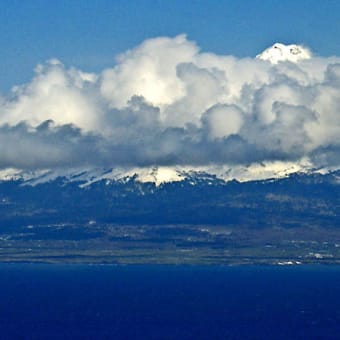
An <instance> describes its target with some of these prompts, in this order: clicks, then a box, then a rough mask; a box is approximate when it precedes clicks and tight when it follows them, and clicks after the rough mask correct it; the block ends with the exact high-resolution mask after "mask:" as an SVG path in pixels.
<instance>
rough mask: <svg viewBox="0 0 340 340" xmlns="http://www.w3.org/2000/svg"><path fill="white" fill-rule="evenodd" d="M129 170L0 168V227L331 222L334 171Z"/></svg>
mask: <svg viewBox="0 0 340 340" xmlns="http://www.w3.org/2000/svg"><path fill="white" fill-rule="evenodd" d="M135 170H136V169H135ZM135 170H130V171H129V172H121V171H118V170H113V169H110V170H106V171H104V170H101V171H100V170H99V169H94V170H91V171H74V172H71V171H69V172H64V173H63V172H40V173H22V172H21V173H20V172H15V171H14V170H12V172H10V171H7V173H6V175H5V174H4V172H3V173H2V176H3V177H2V178H3V179H2V180H1V181H0V222H1V225H2V226H3V228H7V227H10V226H19V225H20V226H22V225H31V224H32V225H34V224H46V223H47V224H48V223H88V222H89V221H96V222H97V223H123V224H127V223H130V224H168V223H175V224H186V223H189V224H202V223H205V224H211V225H216V224H220V225H222V224H223V225H233V226H236V225H243V226H248V227H253V228H263V227H265V226H279V227H294V226H299V225H306V224H313V225H318V226H328V227H338V226H339V221H338V216H339V213H340V201H339V193H340V186H339V184H340V171H339V170H338V171H331V172H326V173H320V172H315V171H310V170H309V171H307V170H306V171H305V172H293V173H290V174H289V173H283V174H282V176H281V177H273V178H267V179H263V180H262V179H261V180H251V181H243V182H241V181H239V180H237V179H233V180H228V179H224V178H222V177H221V176H220V175H217V174H216V173H215V174H214V173H208V172H204V171H197V170H195V171H193V170H191V171H189V170H183V169H182V170H179V169H177V170H176V169H174V168H150V169H143V171H144V172H143V171H142V170H140V169H139V170H140V171H139V172H138V171H135ZM248 170H249V169H248ZM243 171H245V169H243ZM287 171H288V170H287ZM224 174H225V175H226V176H227V175H228V173H224ZM229 175H230V174H229Z"/></svg>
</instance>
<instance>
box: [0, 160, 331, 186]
mask: <svg viewBox="0 0 340 340" xmlns="http://www.w3.org/2000/svg"><path fill="white" fill-rule="evenodd" d="M329 171H330V169H324V168H322V169H317V170H316V169H313V167H312V165H311V163H310V162H309V161H308V160H307V159H305V160H302V161H300V162H279V161H273V162H265V163H256V164H251V165H248V166H243V165H242V166H241V165H238V166H235V165H234V166H231V165H210V166H201V167H193V166H181V167H180V166H167V167H166V166H154V167H144V168H138V167H135V168H111V169H108V168H106V169H105V168H90V169H89V168H82V169H68V170H65V169H59V170H40V171H35V172H34V171H31V172H24V171H21V170H16V169H6V170H1V171H0V181H8V180H19V179H21V180H23V181H24V183H23V185H31V186H35V185H38V184H41V183H46V182H50V181H53V180H55V179H57V178H61V177H62V178H64V180H65V182H66V183H67V182H79V186H80V187H87V186H90V185H92V184H94V183H96V182H99V181H102V180H106V181H107V184H109V183H111V182H113V181H127V180H129V179H132V178H134V180H135V181H137V182H140V183H150V182H151V183H154V184H155V185H156V186H160V185H161V184H163V183H169V182H178V181H183V180H185V179H189V178H190V179H192V178H194V177H197V178H199V179H200V180H204V179H206V180H207V181H211V180H212V179H213V178H212V177H216V179H217V180H223V181H225V182H228V181H231V180H237V181H239V182H247V181H252V180H266V179H273V178H274V179H275V178H283V177H287V176H289V175H290V174H293V173H297V172H300V173H301V172H302V173H309V172H318V173H323V174H325V173H327V172H329Z"/></svg>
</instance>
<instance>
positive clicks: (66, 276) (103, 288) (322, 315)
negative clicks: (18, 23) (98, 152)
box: [0, 264, 340, 339]
mask: <svg viewBox="0 0 340 340" xmlns="http://www.w3.org/2000/svg"><path fill="white" fill-rule="evenodd" d="M0 339H340V266H317V265H315V266H296V267H290V266H285V267H276V266H235V267H220V266H206V267H204V266H146V265H145V266H144V265H142V266H113V265H112V266H111V265H102V266H101V265H47V264H1V265H0Z"/></svg>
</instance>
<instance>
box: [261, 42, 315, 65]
mask: <svg viewBox="0 0 340 340" xmlns="http://www.w3.org/2000/svg"><path fill="white" fill-rule="evenodd" d="M311 57H312V53H311V52H310V50H309V49H308V48H306V47H303V46H301V45H295V44H292V45H284V44H280V43H275V44H274V45H273V46H271V47H268V48H267V49H265V50H264V51H263V52H262V53H260V54H258V55H257V56H256V58H257V59H261V60H265V61H269V62H270V63H272V64H277V63H278V62H280V61H289V62H292V63H297V62H299V61H301V60H306V59H310V58H311Z"/></svg>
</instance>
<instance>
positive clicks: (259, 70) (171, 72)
mask: <svg viewBox="0 0 340 340" xmlns="http://www.w3.org/2000/svg"><path fill="white" fill-rule="evenodd" d="M275 46H276V47H275ZM339 136H340V58H338V57H331V58H320V57H313V55H312V54H311V52H310V51H309V50H308V49H307V48H305V47H301V46H298V45H288V46H285V45H282V44H275V45H274V46H273V47H271V48H269V49H267V50H265V51H264V52H263V53H262V54H260V55H259V56H258V57H257V58H244V59H239V58H235V57H233V56H220V55H216V54H213V53H205V52H201V51H200V49H199V47H198V46H197V45H196V43H195V42H192V41H190V40H188V39H187V37H186V36H185V35H179V36H177V37H174V38H169V37H161V38H155V39H149V40H146V41H144V42H143V43H142V44H141V45H139V46H137V47H135V48H134V49H131V50H129V51H127V52H125V53H123V54H122V55H120V56H118V57H117V59H116V62H115V64H114V65H113V66H112V68H109V69H104V70H103V71H102V72H100V73H98V74H92V73H87V72H84V71H81V70H78V69H76V68H66V67H65V66H64V65H63V64H62V63H61V62H60V61H58V60H50V61H47V62H46V63H45V64H42V65H38V66H37V67H36V69H35V75H34V77H33V79H32V80H31V81H30V82H29V83H27V84H23V85H20V86H14V87H13V89H12V90H11V92H10V93H9V94H8V95H7V96H4V97H2V98H0V168H6V167H15V168H20V169H26V168H29V169H46V168H55V167H79V166H113V167H114V166H149V165H209V164H251V163H259V162H263V161H276V160H278V161H287V162H291V161H299V160H301V159H306V158H308V159H310V161H311V162H312V164H314V165H315V166H339V165H340V155H339V151H340V138H339Z"/></svg>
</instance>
